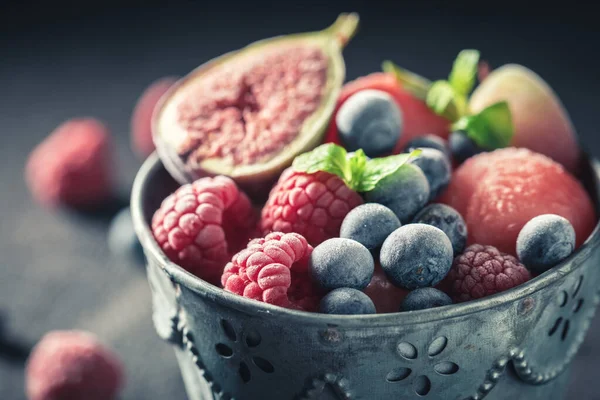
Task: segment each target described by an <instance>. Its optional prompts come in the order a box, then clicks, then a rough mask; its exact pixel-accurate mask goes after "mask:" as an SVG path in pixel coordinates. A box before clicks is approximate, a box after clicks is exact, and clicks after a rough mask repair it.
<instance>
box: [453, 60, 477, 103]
mask: <svg viewBox="0 0 600 400" xmlns="http://www.w3.org/2000/svg"><path fill="white" fill-rule="evenodd" d="M478 66H479V52H478V51H477V50H463V51H461V52H460V53H458V56H457V57H456V60H455V61H454V65H453V66H452V71H450V76H449V77H448V82H449V83H450V85H451V86H452V87H453V88H454V90H455V91H456V92H457V93H458V94H460V95H462V96H464V97H467V96H468V95H469V94H470V93H471V91H472V90H473V86H475V79H476V78H477V70H478Z"/></svg>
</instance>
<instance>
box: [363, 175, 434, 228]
mask: <svg viewBox="0 0 600 400" xmlns="http://www.w3.org/2000/svg"><path fill="white" fill-rule="evenodd" d="M365 200H366V201H367V202H369V203H379V204H383V205H384V206H386V207H388V208H389V209H390V210H392V211H393V212H394V214H396V216H397V217H398V219H399V220H400V222H401V223H403V224H405V223H407V222H409V221H410V220H411V219H412V217H414V215H415V214H416V213H417V212H418V211H419V210H420V209H421V208H423V207H425V204H427V201H428V200H429V183H428V182H427V177H426V176H425V174H424V173H423V171H422V170H421V168H419V167H417V166H416V165H413V164H410V163H408V164H405V165H403V166H402V167H400V168H399V169H398V171H396V172H395V173H393V174H391V175H388V176H386V177H385V178H383V179H382V180H381V181H379V182H378V183H377V186H376V187H375V189H373V190H371V191H369V192H367V193H365Z"/></svg>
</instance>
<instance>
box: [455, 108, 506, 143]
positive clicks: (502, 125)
mask: <svg viewBox="0 0 600 400" xmlns="http://www.w3.org/2000/svg"><path fill="white" fill-rule="evenodd" d="M452 128H453V129H454V130H461V131H464V132H466V133H467V136H468V137H470V138H471V139H472V140H473V141H474V142H475V143H477V145H478V146H479V147H481V148H483V149H487V150H493V149H498V148H501V147H506V146H508V145H509V144H510V141H511V139H512V137H513V134H514V125H513V121H512V116H511V114H510V109H509V107H508V103H507V102H506V101H501V102H498V103H494V104H492V105H491V106H488V107H486V108H484V109H483V110H481V111H480V112H479V113H477V114H475V115H466V116H463V117H462V118H460V119H459V120H458V121H456V122H455V123H454V124H453V125H452Z"/></svg>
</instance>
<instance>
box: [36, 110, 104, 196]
mask: <svg viewBox="0 0 600 400" xmlns="http://www.w3.org/2000/svg"><path fill="white" fill-rule="evenodd" d="M111 150H112V149H111V139H110V133H109V131H108V128H107V127H106V126H104V125H103V124H102V123H101V122H100V121H98V120H95V119H92V118H80V119H72V120H69V121H66V122H64V123H63V124H61V125H60V126H58V127H57V128H56V129H55V130H54V131H53V132H52V133H51V134H50V135H49V136H48V137H47V138H46V139H45V140H44V141H43V142H41V143H40V144H39V145H38V146H37V147H36V148H35V149H34V150H33V151H32V152H31V154H30V155H29V159H28V160H27V165H26V168H25V180H26V182H27V185H28V186H29V189H30V191H31V193H32V195H33V197H34V199H35V200H36V201H38V202H39V203H40V204H43V205H45V206H49V207H56V206H59V205H61V204H64V205H67V206H72V207H87V206H94V205H98V204H100V203H101V202H102V201H105V200H107V199H109V198H110V197H111V195H112V194H113V182H112V180H111V168H110V165H111V159H110V158H111V157H110V156H111V154H110V151H111Z"/></svg>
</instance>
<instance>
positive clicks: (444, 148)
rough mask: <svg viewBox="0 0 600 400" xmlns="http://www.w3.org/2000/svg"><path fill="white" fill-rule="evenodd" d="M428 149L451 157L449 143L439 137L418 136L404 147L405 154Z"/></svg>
mask: <svg viewBox="0 0 600 400" xmlns="http://www.w3.org/2000/svg"><path fill="white" fill-rule="evenodd" d="M418 148H428V149H436V150H439V151H441V152H442V153H444V154H445V155H446V156H448V157H450V150H449V149H448V143H447V142H446V141H445V140H444V139H442V138H441V137H439V136H436V135H423V136H417V137H415V138H414V139H412V140H410V141H409V142H408V143H407V144H406V146H405V147H404V152H405V153H408V152H411V151H412V150H414V149H418Z"/></svg>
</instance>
